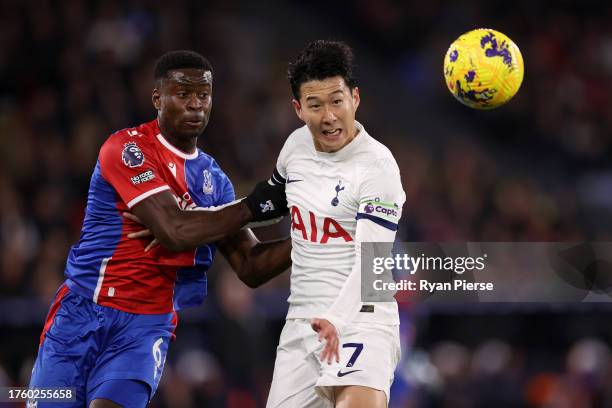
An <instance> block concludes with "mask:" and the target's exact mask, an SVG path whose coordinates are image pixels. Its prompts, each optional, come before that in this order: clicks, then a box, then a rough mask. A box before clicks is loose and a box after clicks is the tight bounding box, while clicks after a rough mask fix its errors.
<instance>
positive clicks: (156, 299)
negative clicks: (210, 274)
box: [65, 120, 234, 314]
mask: <svg viewBox="0 0 612 408" xmlns="http://www.w3.org/2000/svg"><path fill="white" fill-rule="evenodd" d="M164 190H169V191H170V192H171V193H172V194H173V195H174V197H175V198H176V201H177V204H178V206H179V207H180V208H181V209H183V210H189V209H194V208H196V207H211V206H219V205H223V204H226V203H228V202H231V201H233V200H234V188H233V186H232V183H231V182H230V180H229V178H228V177H227V176H226V175H225V173H224V172H223V171H222V170H221V168H220V167H219V165H218V164H217V163H216V161H215V160H214V159H213V158H212V157H211V156H209V155H207V154H206V153H204V152H202V151H201V150H200V149H197V151H195V152H194V153H192V154H186V153H183V152H181V151H180V150H178V149H177V148H175V147H174V146H172V145H171V144H170V143H169V142H168V141H167V140H166V139H165V138H164V137H163V135H162V134H161V132H160V130H159V126H158V123H157V120H154V121H152V122H149V123H145V124H142V125H140V126H137V127H134V128H130V129H124V130H121V131H119V132H116V133H114V134H112V135H111V136H110V137H109V138H108V139H107V140H106V142H105V143H104V145H103V146H102V148H101V149H100V154H99V156H98V162H97V163H96V167H95V169H94V172H93V175H92V177H91V183H90V186H89V193H88V197H87V208H86V211H85V219H84V221H83V228H82V231H81V236H80V239H79V242H78V243H77V244H76V245H74V246H73V247H72V248H71V250H70V253H69V255H68V260H67V262H66V270H65V275H66V278H67V279H66V283H67V285H68V287H69V288H70V290H72V291H74V292H76V293H78V294H80V295H82V296H85V297H88V298H90V299H92V300H93V301H94V302H96V303H98V304H100V305H103V306H109V307H113V308H116V309H119V310H123V311H126V312H130V313H140V314H156V313H169V312H172V311H173V310H179V309H182V308H185V307H192V306H197V305H199V304H201V303H202V301H203V300H204V297H205V296H206V271H207V270H208V269H209V268H210V265H211V264H212V260H213V256H214V254H215V246H214V245H213V244H209V245H202V246H199V247H198V248H196V249H194V250H189V251H184V252H171V251H169V250H167V249H165V248H163V247H162V246H157V247H155V248H153V249H152V250H150V251H148V252H144V248H145V246H146V245H147V244H148V242H149V241H147V240H142V239H128V238H127V234H129V233H131V232H135V231H139V230H141V229H143V228H144V227H143V226H142V225H139V224H137V223H135V222H133V221H130V220H128V219H126V218H125V217H123V216H122V212H124V211H129V210H130V208H132V207H133V206H135V205H136V204H138V203H139V202H140V201H142V200H144V199H146V198H147V197H149V196H151V195H153V194H156V193H159V192H161V191H164Z"/></svg>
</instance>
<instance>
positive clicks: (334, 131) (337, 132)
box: [323, 129, 342, 137]
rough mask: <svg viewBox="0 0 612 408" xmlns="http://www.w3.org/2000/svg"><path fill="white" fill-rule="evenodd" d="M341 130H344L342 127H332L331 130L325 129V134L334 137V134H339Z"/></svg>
mask: <svg viewBox="0 0 612 408" xmlns="http://www.w3.org/2000/svg"><path fill="white" fill-rule="evenodd" d="M340 132H342V129H331V130H324V131H323V134H324V135H325V136H328V137H334V136H338V135H339V134H340Z"/></svg>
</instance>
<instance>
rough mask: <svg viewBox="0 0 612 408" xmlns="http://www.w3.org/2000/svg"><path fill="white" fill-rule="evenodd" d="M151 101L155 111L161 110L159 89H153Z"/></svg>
mask: <svg viewBox="0 0 612 408" xmlns="http://www.w3.org/2000/svg"><path fill="white" fill-rule="evenodd" d="M151 101H152V102H153V106H154V107H155V110H158V111H159V110H160V109H161V95H160V93H159V89H157V88H155V89H153V95H152V96H151Z"/></svg>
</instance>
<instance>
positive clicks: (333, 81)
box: [300, 76, 350, 101]
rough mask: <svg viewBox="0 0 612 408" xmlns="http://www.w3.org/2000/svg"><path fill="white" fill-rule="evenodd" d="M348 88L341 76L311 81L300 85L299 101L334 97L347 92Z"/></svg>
mask: <svg viewBox="0 0 612 408" xmlns="http://www.w3.org/2000/svg"><path fill="white" fill-rule="evenodd" d="M349 91H350V90H349V87H348V85H347V84H346V82H345V81H344V78H342V77H341V76H335V77H329V78H325V79H312V80H310V81H307V82H304V83H303V84H302V85H300V95H301V97H302V98H301V99H302V100H304V101H307V100H309V99H323V98H330V97H332V96H335V95H339V94H344V93H347V92H349Z"/></svg>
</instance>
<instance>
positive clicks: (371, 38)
mask: <svg viewBox="0 0 612 408" xmlns="http://www.w3.org/2000/svg"><path fill="white" fill-rule="evenodd" d="M611 19H612V5H610V4H609V3H608V2H605V1H591V0H586V1H581V2H573V1H542V2H532V1H527V0H519V1H484V0H477V1H470V2H463V1H451V0H447V1H442V0H428V1H425V2H422V1H418V2H417V1H412V0H410V1H403V2H396V1H392V0H356V1H348V0H337V1H331V2H330V1H321V0H311V1H309V2H297V1H290V2H285V1H280V0H276V1H269V2H263V3H261V2H249V1H187V0H176V1H171V2H169V1H161V0H126V1H112V0H111V1H102V0H99V1H81V0H53V1H51V0H48V1H45V0H40V1H34V0H30V1H28V0H26V1H18V0H1V1H0V312H1V313H0V332H1V333H2V334H1V336H0V386H3V385H24V384H27V382H28V380H29V374H30V369H31V366H32V362H33V358H34V357H35V355H36V348H37V344H38V335H39V333H40V330H41V328H42V323H43V320H44V316H45V313H46V311H47V308H48V305H49V302H50V301H51V299H52V297H53V295H54V293H55V290H56V289H57V287H58V286H59V285H60V284H61V282H62V280H63V268H64V263H65V258H66V254H67V251H68V248H69V246H70V245H72V244H73V243H74V242H76V240H77V239H78V236H79V229H80V225H81V220H82V217H83V209H84V205H85V199H86V192H87V188H88V183H89V178H90V175H91V172H92V169H93V167H94V165H95V162H96V157H97V152H98V149H99V147H100V146H101V144H102V143H103V142H104V140H105V138H106V137H107V136H108V135H109V134H110V133H112V132H113V131H115V130H118V129H121V128H125V127H129V126H133V125H136V124H139V123H141V122H144V121H148V120H151V119H152V118H154V115H155V111H154V110H153V108H152V105H151V101H150V99H151V90H152V86H153V79H152V69H153V65H154V62H155V60H156V59H157V57H159V56H160V55H161V54H162V53H164V52H166V51H169V50H173V49H194V50H196V51H199V52H201V53H202V54H204V55H205V56H206V57H208V58H209V59H210V61H211V62H212V64H213V66H214V70H215V72H214V108H213V113H212V119H211V122H210V124H209V126H208V128H207V130H206V132H205V134H204V136H203V137H202V138H201V140H200V143H199V145H200V147H201V148H202V149H203V150H205V151H206V152H208V153H210V154H212V155H213V156H214V157H215V158H216V159H217V161H218V162H219V163H220V165H221V166H222V168H223V169H224V170H225V171H226V173H227V174H228V175H229V176H230V178H231V180H232V181H233V183H234V185H235V188H236V190H237V193H238V195H242V194H245V193H247V192H248V191H249V189H250V187H251V186H252V185H253V184H254V183H255V182H256V181H258V180H260V179H265V178H267V177H269V174H270V172H271V171H272V169H273V167H274V164H275V162H276V156H277V154H278V152H279V150H280V148H281V146H282V144H283V141H284V139H285V138H286V137H287V136H288V134H289V133H290V132H291V131H292V130H293V129H295V128H296V127H298V126H300V125H301V124H300V123H299V121H298V119H297V118H296V117H295V114H294V112H293V110H292V108H291V105H290V100H291V94H290V89H289V86H288V83H287V80H286V68H287V62H288V61H290V60H293V59H294V58H295V57H296V56H297V54H298V52H299V51H300V50H301V49H302V48H303V47H304V46H305V45H306V44H307V43H308V42H309V41H311V40H315V39H320V38H325V39H329V38H331V39H342V40H346V41H347V42H349V43H350V44H351V45H352V46H353V47H354V49H355V53H356V55H357V65H358V66H357V76H358V84H359V86H360V89H361V97H362V103H361V106H360V108H359V112H358V114H357V117H358V120H360V121H361V122H362V123H363V124H364V125H365V127H366V129H367V130H368V132H369V133H370V134H372V135H373V136H374V137H375V138H377V139H379V140H381V141H382V142H383V143H385V144H386V145H387V146H389V147H390V148H391V150H392V151H393V153H394V155H395V157H396V159H397V161H398V164H399V166H400V169H401V172H402V179H403V186H404V190H405V191H406V194H407V201H406V205H405V207H404V212H403V214H404V215H403V218H402V223H401V227H400V230H399V235H398V237H399V239H400V240H403V241H466V240H467V241H580V240H601V241H605V240H609V239H610V237H611V235H612V234H611V231H612V212H611V211H610V210H611V209H612V171H611V170H610V167H609V165H608V160H609V159H610V157H611V146H612V144H611V143H612V133H611V132H610V131H611V128H612V108H611V102H612V81H611V78H612V25H610V24H609V22H610V21H611ZM477 27H491V28H495V29H497V30H500V31H502V32H504V33H505V34H507V35H508V36H510V37H511V38H512V39H513V40H514V41H515V42H516V43H517V44H518V45H519V47H520V49H521V51H522V53H523V57H524V60H525V80H524V82H523V85H522V88H521V90H520V91H519V93H518V95H517V96H516V97H515V99H514V100H512V101H511V102H510V103H509V104H508V105H506V106H504V107H502V108H500V109H498V110H495V111H490V112H482V111H473V110H470V109H468V108H466V107H464V106H462V105H461V104H459V103H458V102H457V101H455V100H454V98H453V97H452V96H451V95H450V94H449V93H448V91H447V90H446V86H445V84H444V81H443V76H442V61H443V57H444V54H445V52H446V49H447V47H448V46H449V44H450V43H451V42H452V41H453V40H454V39H455V38H456V37H458V36H459V35H460V34H462V33H463V32H466V31H468V30H471V29H473V28H477ZM287 233H288V225H287V223H284V224H282V225H280V226H278V227H276V228H272V229H270V230H265V231H262V232H260V233H259V235H260V236H261V237H264V238H266V237H278V236H286V235H287ZM209 281H210V284H209V293H210V296H209V298H208V299H207V301H206V302H205V305H204V306H203V307H201V308H198V309H194V310H189V311H186V312H184V313H182V314H181V316H180V324H179V328H178V330H177V336H178V338H177V341H176V342H175V344H173V345H172V347H171V351H170V353H169V356H168V360H167V363H166V370H165V373H164V377H163V379H162V384H161V386H160V389H159V391H158V394H157V395H156V397H155V399H154V400H153V402H152V404H151V406H152V407H160V408H161V407H178V408H183V407H184V408H188V407H204V406H206V407H245V408H249V407H261V406H263V404H264V403H265V399H266V396H267V392H268V388H269V384H270V380H271V374H272V367H273V362H274V354H275V347H276V343H277V340H278V335H279V333H280V329H281V328H282V325H283V322H284V314H285V312H286V307H287V306H286V297H287V295H288V274H285V275H284V276H282V277H280V278H278V279H276V280H275V281H274V282H271V283H270V284H268V285H267V286H265V287H263V288H260V289H257V290H254V291H253V290H250V289H248V288H247V287H245V286H244V285H242V284H241V283H240V282H239V281H238V280H237V279H236V278H235V276H234V275H233V273H232V272H231V270H230V269H229V268H228V267H227V265H226V264H225V262H224V261H223V260H222V259H221V257H219V258H218V259H217V260H216V261H215V266H214V268H213V270H212V271H211V272H210V274H209ZM401 308H402V321H403V324H402V343H403V348H404V354H403V360H402V362H401V364H400V366H399V367H398V370H397V373H396V382H395V384H394V386H393V389H392V400H391V407H431V408H437V407H440V408H442V407H444V408H446V407H460V408H462V407H493V406H495V407H543V408H544V407H546V408H552V407H555V408H556V407H559V408H565V407H568V408H569V407H572V408H582V407H612V392H611V391H610V390H611V389H612V383H611V381H612V380H611V379H612V359H611V356H612V354H611V350H610V345H611V341H612V330H611V328H612V325H610V323H609V322H610V318H611V317H612V308H610V307H607V304H602V303H599V304H591V305H585V304H574V305H572V304H565V305H545V304H529V305H520V304H518V305H514V306H509V305H490V304H488V305H470V306H469V307H468V306H467V305H466V306H465V307H453V308H443V307H437V308H434V307H430V308H424V307H419V306H418V305H412V306H409V305H406V304H402V306H401Z"/></svg>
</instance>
